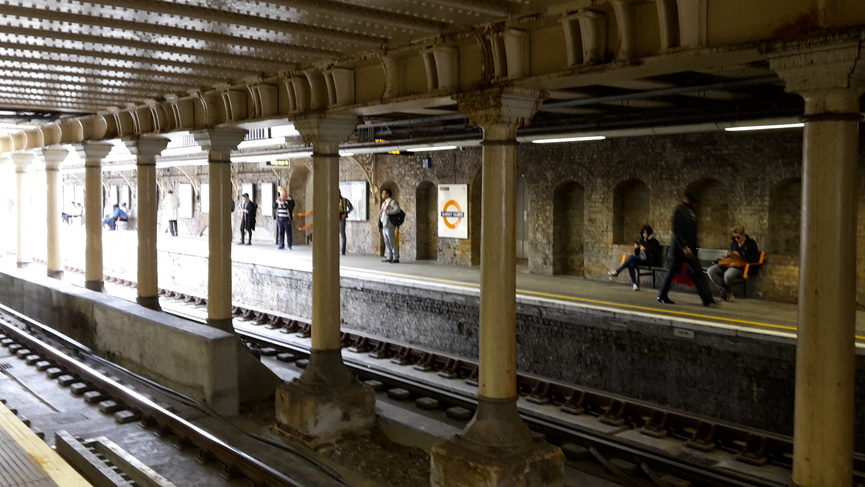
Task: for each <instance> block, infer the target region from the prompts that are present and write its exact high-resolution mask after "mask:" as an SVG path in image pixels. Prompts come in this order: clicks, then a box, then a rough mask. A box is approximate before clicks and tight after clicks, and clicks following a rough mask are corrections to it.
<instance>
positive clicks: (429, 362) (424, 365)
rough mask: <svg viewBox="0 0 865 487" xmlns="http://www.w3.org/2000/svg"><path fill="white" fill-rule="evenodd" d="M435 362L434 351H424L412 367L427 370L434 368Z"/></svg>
mask: <svg viewBox="0 0 865 487" xmlns="http://www.w3.org/2000/svg"><path fill="white" fill-rule="evenodd" d="M435 363H436V355H435V354H434V353H430V352H424V353H423V354H422V355H421V357H420V360H418V361H417V363H416V364H414V369H415V370H420V371H422V372H429V371H431V370H433V369H435Z"/></svg>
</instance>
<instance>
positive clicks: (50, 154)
mask: <svg viewBox="0 0 865 487" xmlns="http://www.w3.org/2000/svg"><path fill="white" fill-rule="evenodd" d="M67 156H69V149H66V148H65V147H46V148H44V149H42V158H43V159H45V169H46V170H48V171H56V170H58V169H60V165H61V164H62V163H63V161H65V160H66V157H67Z"/></svg>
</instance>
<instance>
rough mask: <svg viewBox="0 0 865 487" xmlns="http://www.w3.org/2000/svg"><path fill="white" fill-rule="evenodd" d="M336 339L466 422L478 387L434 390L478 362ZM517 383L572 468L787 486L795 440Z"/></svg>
mask: <svg viewBox="0 0 865 487" xmlns="http://www.w3.org/2000/svg"><path fill="white" fill-rule="evenodd" d="M164 294H165V297H169V298H172V299H175V300H177V301H180V302H182V303H186V304H188V305H193V306H204V305H206V302H205V300H203V299H201V298H197V297H192V296H187V295H183V294H178V293H168V292H166V293H164ZM233 315H234V317H235V318H238V319H241V320H244V321H247V322H248V323H249V324H251V325H252V326H250V327H244V328H243V329H240V328H237V329H236V331H237V333H238V334H239V335H240V336H241V337H242V338H243V339H244V341H245V342H247V344H248V345H249V346H250V347H251V348H252V349H254V350H256V351H257V352H258V353H260V354H261V355H262V356H264V357H282V358H283V360H287V361H298V360H299V361H300V363H301V364H303V359H304V358H306V357H308V349H307V348H306V347H305V346H304V345H303V344H302V343H298V342H297V341H296V340H287V339H286V338H285V337H286V336H294V337H297V338H301V339H303V338H307V337H309V336H310V332H311V323H309V321H307V320H304V319H302V318H299V317H290V316H285V315H279V314H276V313H271V312H263V311H258V310H252V309H248V308H243V307H235V308H234V309H233ZM182 316H184V317H185V318H187V319H193V320H197V321H201V319H200V318H196V317H194V316H190V315H188V314H183V315H182ZM258 330H261V331H258ZM274 331H276V333H274ZM341 341H342V344H343V346H344V347H345V349H346V350H348V351H349V352H351V353H347V354H344V357H345V361H346V364H347V365H348V366H349V368H350V369H351V370H352V372H353V373H354V374H355V375H356V376H357V377H358V378H360V380H362V381H363V382H365V383H367V384H371V385H373V386H374V388H375V389H376V390H377V391H378V392H379V394H381V395H383V396H387V397H390V398H394V397H397V398H399V401H400V402H402V403H403V404H405V405H407V406H406V407H414V406H412V405H417V407H418V408H422V409H426V410H428V409H430V408H431V406H430V405H435V406H434V407H435V409H438V410H441V411H445V413H446V415H447V416H448V417H450V418H451V419H456V420H459V421H463V424H466V423H467V421H468V419H470V417H471V415H472V413H473V411H474V408H475V405H476V402H475V400H474V393H475V392H476V391H474V390H471V389H470V390H469V391H466V392H462V393H456V392H455V388H454V387H452V386H451V385H448V386H445V387H442V386H441V385H438V384H440V383H441V381H442V380H444V381H451V382H453V381H458V382H463V383H465V384H468V385H472V386H476V385H477V364H476V363H474V362H471V361H467V360H463V359H460V358H456V357H448V356H445V355H442V354H437V353H432V352H430V351H424V350H419V349H416V348H411V347H407V346H404V345H400V344H396V343H392V342H388V341H384V340H380V339H377V338H374V337H368V336H363V335H359V334H355V333H343V334H342V336H341ZM359 357H368V358H371V359H372V361H369V360H360V359H358V358H359ZM377 361H384V362H390V363H393V364H399V365H400V366H403V367H406V368H411V369H413V370H418V371H424V372H427V373H428V374H429V375H430V376H432V377H434V379H433V380H424V381H418V380H416V379H407V378H406V377H405V374H400V373H398V372H394V371H393V370H388V369H385V368H380V367H375V365H374V364H375V363H376V362H377ZM371 364H372V365H371ZM517 383H518V390H519V393H520V395H521V397H522V398H524V399H525V402H524V403H523V402H521V408H520V414H521V416H522V417H523V419H524V420H525V421H526V422H527V423H528V424H529V426H530V428H531V429H532V430H533V431H534V432H536V433H537V434H540V435H543V436H544V437H545V438H546V439H547V441H549V442H551V443H553V444H555V445H557V446H559V447H561V448H562V450H563V451H564V452H565V454H566V456H567V457H568V459H569V462H570V463H571V465H574V466H576V467H578V468H581V469H584V470H586V471H587V472H590V473H592V474H594V475H602V476H604V477H607V478H609V479H610V480H612V481H614V482H619V483H621V485H633V486H679V485H700V486H766V487H769V486H788V485H789V477H790V474H791V469H792V449H793V442H792V438H789V437H782V436H778V435H772V434H769V433H766V432H763V431H757V430H752V429H748V428H744V427H740V426H736V425H730V424H724V423H720V422H714V421H711V420H708V419H705V418H697V417H694V416H689V415H686V414H682V413H680V412H677V411H673V410H665V409H663V408H658V407H656V406H653V405H649V404H645V403H640V402H638V401H631V400H628V399H626V398H621V397H616V396H612V395H609V394H605V393H603V392H601V391H595V390H587V389H584V388H579V387H576V386H573V385H568V384H561V383H556V382H553V381H548V380H544V379H542V378H537V377H531V376H528V375H524V374H520V375H518V378H517ZM392 391H397V392H396V393H392ZM451 412H454V413H453V414H451ZM592 423H595V424H592ZM598 425H600V427H599V426H598ZM855 461H856V478H855V481H854V484H853V485H854V486H856V487H860V486H863V485H865V474H863V472H865V457H863V456H861V455H857V457H856V459H855Z"/></svg>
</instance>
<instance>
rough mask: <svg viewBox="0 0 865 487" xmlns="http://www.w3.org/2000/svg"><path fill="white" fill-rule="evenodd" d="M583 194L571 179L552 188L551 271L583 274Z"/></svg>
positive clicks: (577, 184) (554, 272) (578, 185)
mask: <svg viewBox="0 0 865 487" xmlns="http://www.w3.org/2000/svg"><path fill="white" fill-rule="evenodd" d="M584 198H585V190H584V189H583V187H582V186H580V184H579V183H576V182H574V181H568V182H565V183H562V184H560V185H559V186H558V187H557V188H556V189H555V191H554V192H553V274H566V275H578V276H581V275H583V233H584V232H583V226H584V217H583V214H584V205H585V203H584Z"/></svg>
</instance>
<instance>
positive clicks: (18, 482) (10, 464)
mask: <svg viewBox="0 0 865 487" xmlns="http://www.w3.org/2000/svg"><path fill="white" fill-rule="evenodd" d="M0 485H2V486H3V487H57V486H62V487H89V486H90V485H91V484H90V482H88V481H86V480H85V479H84V477H82V476H81V475H80V474H79V473H78V472H76V471H75V469H74V468H72V467H71V466H70V465H69V464H68V463H66V460H64V459H63V458H62V457H60V455H59V454H57V452H55V451H54V450H53V449H51V447H50V446H48V444H47V443H45V442H44V441H42V439H41V438H39V437H38V436H37V435H36V433H34V432H33V431H31V430H30V428H29V427H28V426H27V424H25V423H24V422H23V421H22V420H21V419H19V418H18V417H17V416H16V415H15V414H14V412H13V411H12V410H10V409H9V408H8V407H6V405H5V404H0Z"/></svg>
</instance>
